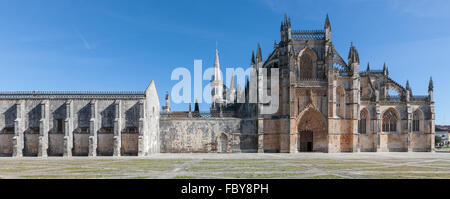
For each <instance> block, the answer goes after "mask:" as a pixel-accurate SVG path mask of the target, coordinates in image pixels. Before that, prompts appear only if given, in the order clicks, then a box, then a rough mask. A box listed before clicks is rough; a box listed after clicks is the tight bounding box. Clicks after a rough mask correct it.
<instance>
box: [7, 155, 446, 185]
mask: <svg viewBox="0 0 450 199" xmlns="http://www.w3.org/2000/svg"><path fill="white" fill-rule="evenodd" d="M0 165H1V166H0V178H2V179H11V178H13V179H17V178H20V179H91V178H101V179H147V178H148V179H161V178H162V179H197V178H200V179H201V178H218V179H219V178H226V179H233V178H249V179H253V178H258V179H259V178H275V179H280V178H294V179H380V178H383V179H385V178H388V179H410V178H419V179H430V178H431V179H434V178H450V153H339V154H335V153H298V154H269V153H265V154H255V153H253V154H252V153H245V154H244V153H242V154H215V153H208V154H155V155H151V156H149V157H142V158H141V157H94V158H92V157H71V158H63V157H49V158H37V157H23V158H11V157H2V158H0Z"/></svg>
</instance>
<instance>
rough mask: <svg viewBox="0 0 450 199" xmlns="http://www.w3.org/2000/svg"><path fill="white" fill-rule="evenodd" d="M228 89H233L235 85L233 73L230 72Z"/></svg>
mask: <svg viewBox="0 0 450 199" xmlns="http://www.w3.org/2000/svg"><path fill="white" fill-rule="evenodd" d="M230 89H231V91H235V89H236V86H235V81H234V74H233V73H232V74H231V83H230Z"/></svg>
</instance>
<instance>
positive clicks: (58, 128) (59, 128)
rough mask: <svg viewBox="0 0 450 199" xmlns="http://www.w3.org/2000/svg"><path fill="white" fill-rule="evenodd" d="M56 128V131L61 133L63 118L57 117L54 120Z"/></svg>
mask: <svg viewBox="0 0 450 199" xmlns="http://www.w3.org/2000/svg"><path fill="white" fill-rule="evenodd" d="M56 130H57V132H58V133H62V132H63V120H62V119H57V120H56Z"/></svg>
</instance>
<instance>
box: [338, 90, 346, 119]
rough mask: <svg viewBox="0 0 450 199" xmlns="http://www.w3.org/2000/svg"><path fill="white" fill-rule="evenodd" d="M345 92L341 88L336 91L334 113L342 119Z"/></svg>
mask: <svg viewBox="0 0 450 199" xmlns="http://www.w3.org/2000/svg"><path fill="white" fill-rule="evenodd" d="M344 109H345V91H344V89H343V88H342V87H338V88H337V89H336V113H337V115H338V116H339V117H344V116H345V114H344Z"/></svg>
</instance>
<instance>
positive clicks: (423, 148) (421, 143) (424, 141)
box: [411, 133, 434, 152]
mask: <svg viewBox="0 0 450 199" xmlns="http://www.w3.org/2000/svg"><path fill="white" fill-rule="evenodd" d="M431 139H432V136H431V134H423V133H420V134H418V133H413V134H411V141H412V142H411V144H412V150H413V151H414V152H430V151H431V146H430V145H431ZM433 139H434V138H433Z"/></svg>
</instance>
